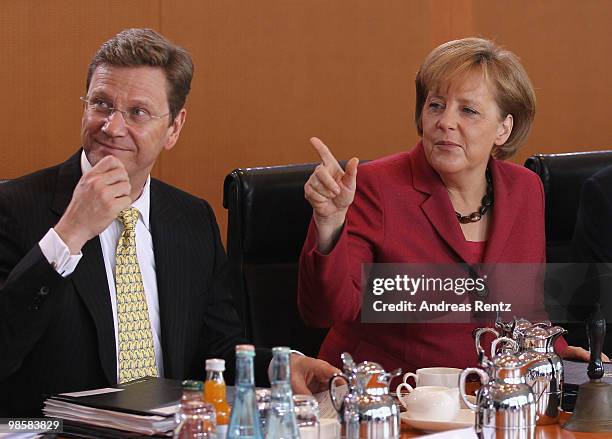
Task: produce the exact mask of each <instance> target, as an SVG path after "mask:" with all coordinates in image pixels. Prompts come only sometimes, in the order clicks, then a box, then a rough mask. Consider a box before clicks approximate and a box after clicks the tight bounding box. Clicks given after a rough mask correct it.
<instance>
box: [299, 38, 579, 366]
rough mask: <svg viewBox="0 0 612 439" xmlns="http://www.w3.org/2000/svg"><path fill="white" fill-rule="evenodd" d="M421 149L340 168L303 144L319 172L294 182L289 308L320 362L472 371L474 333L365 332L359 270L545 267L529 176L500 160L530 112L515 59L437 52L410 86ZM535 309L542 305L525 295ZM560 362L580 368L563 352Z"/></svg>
mask: <svg viewBox="0 0 612 439" xmlns="http://www.w3.org/2000/svg"><path fill="white" fill-rule="evenodd" d="M416 92H417V102H416V117H415V119H416V125H417V129H418V132H419V134H420V136H421V141H420V142H419V143H418V144H417V145H416V147H414V148H413V149H412V150H411V151H410V152H403V153H399V154H395V155H392V156H389V157H385V158H382V159H379V160H375V161H372V162H369V163H367V164H364V165H362V166H360V167H359V173H357V164H358V160H357V159H356V158H353V159H351V160H350V161H349V162H348V164H347V166H346V171H343V170H342V168H341V167H340V166H339V164H338V162H337V161H336V159H335V158H334V156H333V155H332V154H331V152H330V151H329V149H328V148H327V147H326V146H325V145H324V144H323V143H322V142H321V141H320V140H319V139H316V138H313V139H311V142H312V143H313V146H314V147H315V149H316V150H317V151H318V153H319V155H320V156H321V160H322V163H321V165H320V166H319V167H318V168H317V169H316V170H315V172H314V173H313V174H312V176H311V177H310V179H309V180H308V182H307V183H306V185H305V188H304V191H305V195H306V198H307V199H308V201H309V202H310V204H311V205H312V207H313V219H312V221H311V224H310V229H309V231H308V237H307V239H306V242H305V244H304V248H303V250H302V255H301V260H300V271H299V291H298V306H299V309H300V313H301V315H302V317H303V318H304V320H305V321H306V322H307V323H309V324H311V325H313V326H320V327H331V330H330V332H329V334H328V336H327V338H326V339H325V341H324V343H323V346H322V347H321V351H320V353H319V357H320V358H322V359H325V360H327V361H329V362H330V363H332V364H334V365H337V366H340V354H341V353H342V352H344V351H347V352H350V353H351V354H352V355H353V357H354V358H355V359H356V360H357V361H363V360H371V361H377V362H379V363H381V364H382V365H383V366H384V367H385V368H386V369H387V370H390V369H393V368H396V367H402V368H403V369H404V370H415V369H416V368H419V367H428V366H453V367H460V368H465V367H468V366H472V365H474V364H475V362H476V354H475V350H474V342H473V338H472V330H473V328H474V327H476V326H477V325H476V324H472V323H457V324H433V323H429V324H427V323H418V324H380V323H377V324H365V323H361V321H360V312H361V306H362V291H361V275H362V272H361V270H362V264H363V263H370V262H376V263H435V264H449V263H468V264H475V263H491V264H495V263H544V262H545V235H544V193H543V188H542V184H541V182H540V179H539V178H538V177H537V175H535V174H534V173H532V172H531V171H529V170H527V169H526V168H523V167H521V166H518V165H515V164H512V163H507V162H504V161H503V159H506V158H508V157H510V156H512V154H514V152H516V150H517V149H518V148H519V146H520V145H521V144H522V143H523V141H524V140H525V138H526V137H527V134H528V132H529V129H530V127H531V123H532V121H533V117H534V114H535V95H534V92H533V88H532V86H531V83H530V81H529V78H528V77H527V74H526V73H525V71H524V69H523V68H522V66H521V64H520V63H519V61H518V59H517V58H516V56H514V55H513V54H512V53H510V52H508V51H506V50H502V49H500V48H499V47H497V46H495V45H494V44H493V43H492V42H490V41H487V40H483V39H478V38H466V39H462V40H457V41H451V42H448V43H445V44H443V45H441V46H440V47H438V48H436V49H435V50H434V51H433V52H432V53H431V54H430V55H429V56H428V57H427V58H426V60H425V62H424V64H423V66H422V67H421V69H420V71H419V73H418V75H417V78H416ZM533 302H534V304H535V303H540V304H541V303H542V298H541V297H538V298H533ZM556 348H557V350H558V351H560V352H561V353H563V354H567V355H570V356H573V357H576V356H578V357H581V358H584V359H588V353H587V352H586V351H583V350H580V349H579V348H573V347H569V348H568V346H567V344H566V343H565V342H564V341H563V340H561V341H560V342H559V343H557V345H556Z"/></svg>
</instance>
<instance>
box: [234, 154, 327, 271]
mask: <svg viewBox="0 0 612 439" xmlns="http://www.w3.org/2000/svg"><path fill="white" fill-rule="evenodd" d="M317 165H318V163H308V164H302V165H286V166H271V167H261V168H243V169H236V170H234V171H232V172H231V173H230V174H229V175H228V176H227V177H226V178H225V182H224V190H223V206H224V207H225V208H226V209H228V210H229V211H230V215H232V211H234V212H235V217H234V218H229V222H230V227H238V228H239V229H240V233H239V234H238V236H240V237H241V241H242V242H241V243H237V244H238V245H240V246H241V248H242V255H243V258H244V259H243V260H244V262H291V261H297V260H298V258H299V255H300V251H301V249H302V245H303V244H304V240H305V238H306V232H307V230H308V224H309V222H310V218H311V216H312V209H311V207H310V204H309V203H308V201H306V199H305V198H304V184H305V183H306V181H307V180H308V178H309V177H310V175H311V174H312V172H313V171H314V169H315V167H316V166H317ZM232 222H234V223H233V224H232ZM228 239H230V236H229V235H228ZM229 245H230V243H229V242H228V246H229Z"/></svg>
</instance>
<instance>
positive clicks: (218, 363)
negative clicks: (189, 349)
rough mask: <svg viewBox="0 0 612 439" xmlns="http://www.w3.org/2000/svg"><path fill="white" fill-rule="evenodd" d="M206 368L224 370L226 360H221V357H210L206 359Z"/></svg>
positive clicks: (216, 370)
mask: <svg viewBox="0 0 612 439" xmlns="http://www.w3.org/2000/svg"><path fill="white" fill-rule="evenodd" d="M206 370H212V371H213V372H223V371H224V370H225V360H221V359H219V358H209V359H208V360H206Z"/></svg>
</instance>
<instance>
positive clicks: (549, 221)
mask: <svg viewBox="0 0 612 439" xmlns="http://www.w3.org/2000/svg"><path fill="white" fill-rule="evenodd" d="M609 165H612V151H590V152H575V153H566V154H536V155H533V156H531V157H529V158H528V159H527V161H526V162H525V166H526V167H527V168H529V169H531V170H532V171H533V172H535V173H536V174H538V175H539V176H540V179H541V180H542V184H543V185H544V192H545V194H546V240H547V241H548V242H556V241H570V240H571V239H572V236H573V234H574V227H575V226H576V214H577V212H578V205H579V203H580V193H581V190H582V184H583V183H584V181H585V180H586V179H587V178H589V177H590V176H591V175H593V174H594V173H596V172H597V171H599V170H600V169H603V168H605V167H606V166H609ZM553 212H554V214H552V213H553Z"/></svg>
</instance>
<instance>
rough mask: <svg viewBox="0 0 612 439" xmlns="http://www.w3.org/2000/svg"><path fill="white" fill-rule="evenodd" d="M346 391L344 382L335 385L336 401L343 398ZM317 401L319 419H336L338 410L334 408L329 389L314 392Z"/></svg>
mask: <svg viewBox="0 0 612 439" xmlns="http://www.w3.org/2000/svg"><path fill="white" fill-rule="evenodd" d="M347 393H348V386H347V385H346V384H344V385H342V386H338V387H336V400H337V401H338V403H340V401H342V400H343V399H344V397H345V396H346V394H347ZM313 396H314V397H315V399H316V400H317V402H318V403H319V417H320V418H321V419H338V412H337V411H336V409H335V408H334V405H333V403H332V400H331V397H330V395H329V391H325V392H320V393H315V394H314V395H313Z"/></svg>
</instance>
